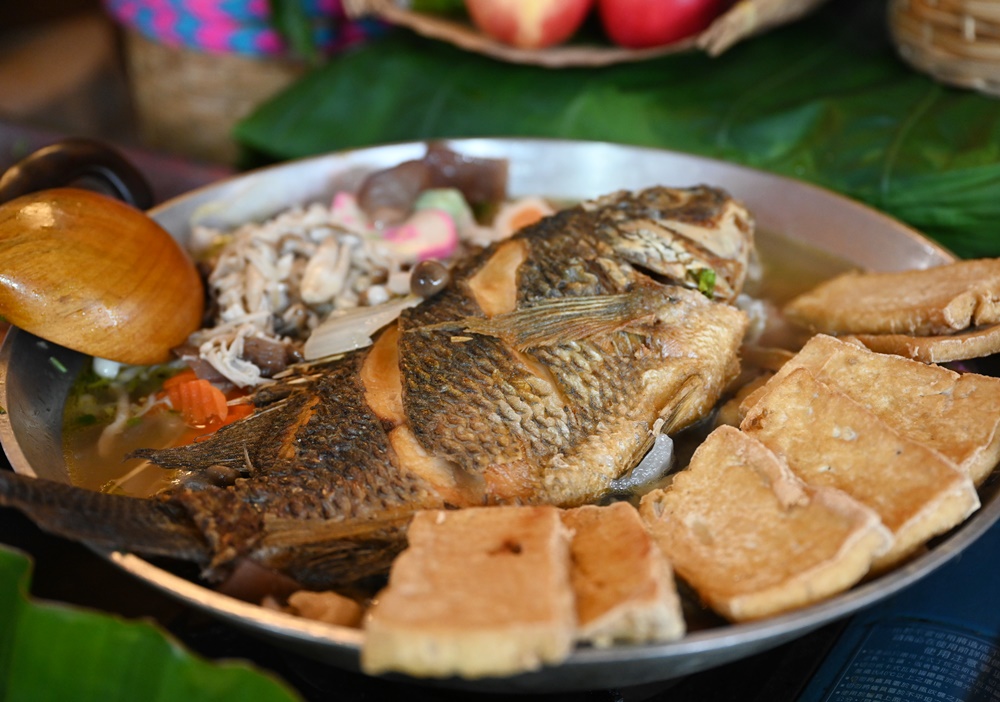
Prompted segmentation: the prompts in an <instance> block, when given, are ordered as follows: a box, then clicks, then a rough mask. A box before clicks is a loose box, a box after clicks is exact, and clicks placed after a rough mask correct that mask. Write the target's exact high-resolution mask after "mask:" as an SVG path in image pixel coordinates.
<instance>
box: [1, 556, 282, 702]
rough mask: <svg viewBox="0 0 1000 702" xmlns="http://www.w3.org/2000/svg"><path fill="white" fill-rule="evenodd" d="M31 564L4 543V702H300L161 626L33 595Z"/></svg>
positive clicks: (241, 666)
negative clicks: (193, 649) (203, 654)
mask: <svg viewBox="0 0 1000 702" xmlns="http://www.w3.org/2000/svg"><path fill="white" fill-rule="evenodd" d="M30 572H31V562H30V561H29V560H28V558H27V557H26V556H24V555H23V554H20V553H18V552H15V551H13V550H11V549H8V548H2V547H0V700H4V701H5V702H48V701H49V700H51V701H52V702H65V701H66V700H73V702H116V701H117V700H122V701H125V700H128V701H129V702H131V701H132V700H143V701H144V702H208V701H209V700H240V702H295V700H298V699H299V698H298V697H297V696H296V695H295V694H294V693H293V692H292V691H291V690H290V689H289V688H288V687H286V686H285V685H284V684H283V683H282V682H280V681H278V680H277V679H275V678H273V677H271V676H270V675H267V674H265V673H263V672H260V671H258V670H256V669H254V668H251V667H250V666H249V665H246V664H243V663H238V662H227V663H212V662H209V661H206V660H203V659H201V658H199V657H197V656H196V655H194V654H192V653H190V652H188V651H186V650H185V649H184V648H182V647H181V646H180V645H179V644H177V643H176V642H174V641H173V640H172V639H170V638H168V637H167V635H166V634H165V633H164V632H163V631H162V630H161V629H159V628H158V627H156V626H155V625H153V624H150V623H147V622H135V621H126V620H123V619H119V618H116V617H113V616H111V615H106V614H101V613H97V612H91V611H88V610H84V609H80V608H73V607H69V606H65V605H58V604H48V603H40V602H35V601H33V600H31V599H30V598H29V596H28V588H29V581H30Z"/></svg>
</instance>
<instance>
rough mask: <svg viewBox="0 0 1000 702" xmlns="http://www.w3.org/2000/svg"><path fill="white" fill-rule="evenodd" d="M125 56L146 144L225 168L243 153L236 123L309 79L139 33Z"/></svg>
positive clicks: (297, 69) (299, 69)
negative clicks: (234, 134) (294, 84)
mask: <svg viewBox="0 0 1000 702" xmlns="http://www.w3.org/2000/svg"><path fill="white" fill-rule="evenodd" d="M125 56H126V65H127V68H128V76H129V84H130V86H131V91H132V99H133V102H134V105H135V111H136V118H137V121H138V127H139V132H140V137H141V138H142V140H143V143H144V144H146V145H147V146H150V147H152V148H156V149H160V150H163V151H165V152H167V153H173V154H177V155H180V156H187V157H190V158H194V159H197V160H200V161H205V162H209V163H222V164H226V165H232V164H233V163H235V161H236V160H237V157H238V154H239V149H238V147H237V145H236V142H235V141H234V140H233V138H232V134H231V131H232V129H233V126H234V125H235V124H236V122H237V121H239V120H240V119H242V118H243V117H245V116H246V115H248V114H249V113H250V112H251V111H252V110H253V109H254V108H255V107H257V105H259V104H260V103H261V102H263V101H264V100H266V99H268V98H269V97H271V96H272V95H273V94H274V93H276V92H278V91H279V90H281V89H282V88H284V87H285V86H287V85H289V84H290V83H292V82H293V81H294V80H295V79H297V78H298V77H299V76H300V75H301V74H302V73H303V72H304V67H303V66H301V65H299V64H296V63H293V62H291V61H285V60H280V59H273V58H263V57H261V58H257V57H248V56H241V55H238V54H207V53H203V52H200V51H195V50H193V49H188V48H185V47H173V46H165V45H163V44H160V43H159V42H155V41H152V40H150V39H147V38H146V37H144V36H142V35H141V34H139V33H138V32H134V31H128V32H126V34H125Z"/></svg>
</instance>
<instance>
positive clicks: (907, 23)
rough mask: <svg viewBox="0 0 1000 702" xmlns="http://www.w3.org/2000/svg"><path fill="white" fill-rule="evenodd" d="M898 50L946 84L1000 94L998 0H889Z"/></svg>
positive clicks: (904, 57) (892, 26) (894, 37)
mask: <svg viewBox="0 0 1000 702" xmlns="http://www.w3.org/2000/svg"><path fill="white" fill-rule="evenodd" d="M889 27H890V30H891V32H892V37H893V40H894V41H895V43H896V48H897V49H898V51H899V54H900V56H902V57H903V59H904V60H905V61H907V62H908V63H909V64H910V65H912V66H913V67H914V68H916V69H917V70H920V71H923V72H925V73H928V74H930V75H931V76H933V77H934V78H935V79H937V80H939V81H941V82H942V83H947V84H949V85H956V86H960V87H963V88H972V89H974V90H978V91H980V92H983V93H986V94H989V95H993V96H1000V2H997V1H996V0H890V5H889Z"/></svg>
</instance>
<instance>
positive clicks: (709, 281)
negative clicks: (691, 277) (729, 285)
mask: <svg viewBox="0 0 1000 702" xmlns="http://www.w3.org/2000/svg"><path fill="white" fill-rule="evenodd" d="M695 278H696V280H697V282H698V292H700V293H701V294H702V295H704V296H705V297H709V298H710V297H712V295H713V294H715V271H714V270H712V269H711V268H702V269H701V270H700V271H698V272H697V273H696V274H695Z"/></svg>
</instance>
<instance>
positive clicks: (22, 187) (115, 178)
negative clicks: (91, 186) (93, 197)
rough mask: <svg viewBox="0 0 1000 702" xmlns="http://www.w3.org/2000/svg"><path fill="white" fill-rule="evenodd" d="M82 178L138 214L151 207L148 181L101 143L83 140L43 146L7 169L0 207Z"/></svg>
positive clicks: (0, 180) (1, 183) (2, 179)
mask: <svg viewBox="0 0 1000 702" xmlns="http://www.w3.org/2000/svg"><path fill="white" fill-rule="evenodd" d="M85 178H91V179H96V180H97V181H98V182H99V183H100V184H101V185H103V186H104V187H106V188H107V189H109V190H110V191H111V194H112V195H113V196H114V197H117V198H118V199H120V200H123V201H124V202H126V203H128V204H129V205H132V206H133V207H137V208H139V209H140V210H147V209H149V208H150V207H152V206H153V189H152V187H151V186H150V184H149V181H147V180H146V177H145V176H143V175H142V173H140V172H139V170H138V169H137V168H136V167H135V166H133V165H132V163H131V162H130V161H129V160H128V159H127V158H125V157H124V156H123V155H122V154H121V153H119V152H118V151H116V150H115V149H113V148H112V147H110V146H108V145H107V144H105V143H103V142H100V141H96V140H94V139H87V138H83V137H71V138H68V139H63V140H61V141H57V142H55V143H54V144H50V145H49V146H44V147H42V148H40V149H38V150H37V151H35V152H33V153H31V154H29V155H28V156H26V157H25V158H23V159H21V160H20V161H18V162H17V163H15V164H14V165H13V166H11V167H10V168H8V169H7V171H6V172H5V173H4V174H3V175H2V176H0V203H2V202H7V201H9V200H13V199H14V198H16V197H20V196H21V195H27V194H28V193H33V192H36V191H38V190H47V189H49V188H58V187H63V186H67V185H70V184H72V183H74V182H76V181H78V180H82V179H85Z"/></svg>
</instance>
